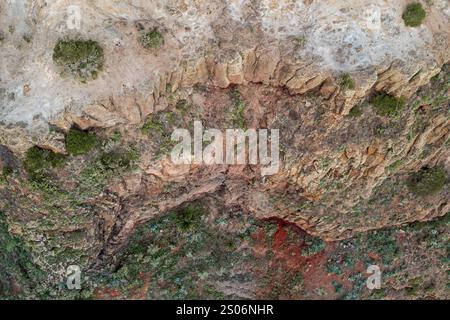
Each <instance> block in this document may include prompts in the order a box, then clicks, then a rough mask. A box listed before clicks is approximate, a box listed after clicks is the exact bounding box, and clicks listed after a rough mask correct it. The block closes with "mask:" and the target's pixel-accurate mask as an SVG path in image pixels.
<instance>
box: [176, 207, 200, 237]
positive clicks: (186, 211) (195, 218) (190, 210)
mask: <svg viewBox="0 0 450 320" xmlns="http://www.w3.org/2000/svg"><path fill="white" fill-rule="evenodd" d="M203 214H204V209H203V207H202V206H200V205H199V204H189V205H187V206H186V207H184V208H183V209H181V210H179V211H178V212H177V215H176V216H175V222H176V224H177V226H178V228H179V229H180V230H182V231H189V230H191V229H192V228H193V227H194V226H195V224H198V223H200V219H201V217H202V215H203Z"/></svg>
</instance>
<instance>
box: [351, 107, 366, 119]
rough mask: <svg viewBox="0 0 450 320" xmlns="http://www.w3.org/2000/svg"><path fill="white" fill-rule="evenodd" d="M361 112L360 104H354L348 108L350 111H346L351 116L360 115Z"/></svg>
mask: <svg viewBox="0 0 450 320" xmlns="http://www.w3.org/2000/svg"><path fill="white" fill-rule="evenodd" d="M362 114H363V112H362V110H361V106H360V105H356V106H354V107H353V108H352V109H351V110H350V112H349V113H348V115H349V116H350V117H353V118H357V117H360V116H361V115H362Z"/></svg>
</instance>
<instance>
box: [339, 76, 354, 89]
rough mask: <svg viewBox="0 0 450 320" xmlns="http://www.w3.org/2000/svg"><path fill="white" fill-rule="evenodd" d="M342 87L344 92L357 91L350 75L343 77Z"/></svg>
mask: <svg viewBox="0 0 450 320" xmlns="http://www.w3.org/2000/svg"><path fill="white" fill-rule="evenodd" d="M340 85H341V88H342V89H344V90H353V89H355V80H353V78H352V76H351V75H350V74H348V73H345V74H343V75H342V76H341V81H340Z"/></svg>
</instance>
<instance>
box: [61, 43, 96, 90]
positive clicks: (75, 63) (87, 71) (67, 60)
mask: <svg viewBox="0 0 450 320" xmlns="http://www.w3.org/2000/svg"><path fill="white" fill-rule="evenodd" d="M103 59H104V57H103V48H102V47H101V46H100V45H99V44H98V43H97V42H96V41H93V40H86V41H84V40H59V42H58V43H57V44H56V46H55V48H54V50H53V61H54V62H55V63H56V64H57V65H58V66H60V67H62V68H63V71H64V72H67V73H69V74H71V75H73V76H75V77H77V78H79V79H80V80H82V81H86V80H89V79H95V78H96V77H97V74H98V72H99V71H100V70H101V69H102V67H103Z"/></svg>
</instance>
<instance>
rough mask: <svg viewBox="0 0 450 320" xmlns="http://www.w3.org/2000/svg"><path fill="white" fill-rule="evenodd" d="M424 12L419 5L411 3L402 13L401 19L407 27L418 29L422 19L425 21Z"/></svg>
mask: <svg viewBox="0 0 450 320" xmlns="http://www.w3.org/2000/svg"><path fill="white" fill-rule="evenodd" d="M426 14H427V13H426V11H425V9H424V8H423V7H422V4H421V3H418V2H416V3H412V4H410V5H408V6H407V7H406V9H405V11H404V12H403V15H402V18H403V21H405V25H406V26H408V27H418V26H420V25H421V24H422V21H423V19H425V16H426Z"/></svg>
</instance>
